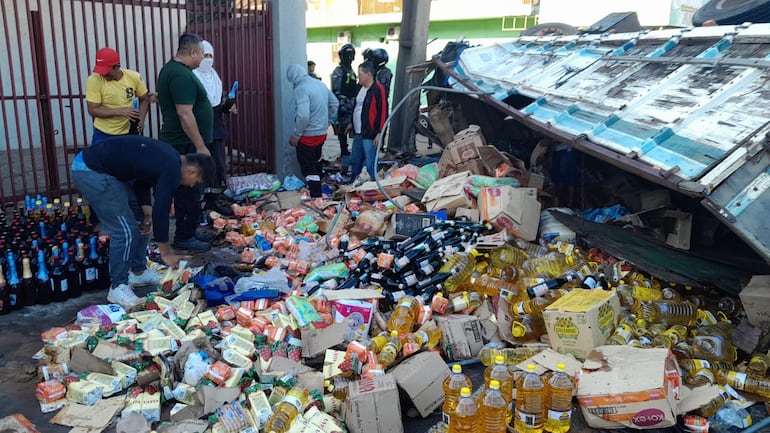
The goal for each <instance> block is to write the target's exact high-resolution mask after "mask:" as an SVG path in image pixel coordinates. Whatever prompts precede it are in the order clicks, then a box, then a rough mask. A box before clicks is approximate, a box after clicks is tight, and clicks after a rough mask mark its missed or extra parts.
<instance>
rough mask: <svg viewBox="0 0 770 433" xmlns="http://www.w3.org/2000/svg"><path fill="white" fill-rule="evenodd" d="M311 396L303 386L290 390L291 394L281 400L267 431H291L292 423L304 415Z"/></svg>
mask: <svg viewBox="0 0 770 433" xmlns="http://www.w3.org/2000/svg"><path fill="white" fill-rule="evenodd" d="M309 397H310V394H309V393H308V391H307V389H305V388H303V387H302V386H299V385H298V386H295V387H294V388H292V389H290V390H289V393H288V394H286V396H285V397H284V398H283V400H281V402H280V403H279V404H278V406H277V407H276V409H275V412H274V413H273V416H271V417H270V420H269V421H268V422H267V425H266V426H265V431H268V432H269V431H272V432H275V433H285V432H287V431H289V427H290V426H291V423H292V422H294V418H296V417H297V414H300V413H302V409H303V408H304V407H305V404H306V403H307V401H308V398H309Z"/></svg>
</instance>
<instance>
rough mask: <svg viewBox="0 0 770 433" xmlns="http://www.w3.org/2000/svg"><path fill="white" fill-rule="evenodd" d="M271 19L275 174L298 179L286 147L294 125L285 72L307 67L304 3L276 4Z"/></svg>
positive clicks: (294, 0) (294, 160)
mask: <svg viewBox="0 0 770 433" xmlns="http://www.w3.org/2000/svg"><path fill="white" fill-rule="evenodd" d="M270 6H271V7H272V17H273V79H274V86H275V92H274V95H275V105H274V107H275V172H276V174H278V175H279V176H281V177H283V176H285V175H287V174H295V175H297V176H299V175H300V172H299V164H298V163H297V154H296V152H295V150H294V148H293V147H291V146H289V136H290V134H291V129H292V125H293V124H294V111H293V109H294V107H293V102H292V99H293V94H294V88H293V86H292V85H291V83H289V81H288V80H287V79H286V70H287V69H288V67H289V65H292V64H294V63H297V64H300V65H306V64H307V55H306V52H305V46H306V45H307V33H306V29H305V1H304V0H280V1H278V0H275V1H273V2H272V3H271V4H270Z"/></svg>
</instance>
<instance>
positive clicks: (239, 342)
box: [224, 333, 254, 356]
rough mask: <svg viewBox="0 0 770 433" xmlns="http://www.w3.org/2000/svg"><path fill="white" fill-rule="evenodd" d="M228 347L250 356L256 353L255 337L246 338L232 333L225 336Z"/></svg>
mask: <svg viewBox="0 0 770 433" xmlns="http://www.w3.org/2000/svg"><path fill="white" fill-rule="evenodd" d="M224 341H225V344H227V347H228V348H230V349H233V350H237V351H238V352H239V353H240V354H241V355H243V356H250V355H251V354H252V353H254V343H253V342H252V341H253V339H246V338H243V337H241V336H240V335H237V334H232V333H231V334H230V335H228V336H227V337H225V338H224Z"/></svg>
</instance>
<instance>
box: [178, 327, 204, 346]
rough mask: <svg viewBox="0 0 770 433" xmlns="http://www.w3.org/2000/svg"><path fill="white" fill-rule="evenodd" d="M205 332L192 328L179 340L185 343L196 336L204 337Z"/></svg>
mask: <svg viewBox="0 0 770 433" xmlns="http://www.w3.org/2000/svg"><path fill="white" fill-rule="evenodd" d="M205 336H206V333H205V332H203V331H201V330H200V329H193V330H192V331H190V333H189V334H187V335H185V336H184V338H180V339H179V341H181V342H182V344H185V343H187V342H188V341H193V340H195V339H196V338H198V337H205Z"/></svg>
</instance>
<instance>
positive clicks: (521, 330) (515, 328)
mask: <svg viewBox="0 0 770 433" xmlns="http://www.w3.org/2000/svg"><path fill="white" fill-rule="evenodd" d="M526 332H527V327H526V326H524V324H523V323H521V322H513V324H512V325H511V334H513V336H514V337H516V338H520V337H523V336H524V334H525V333H526Z"/></svg>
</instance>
